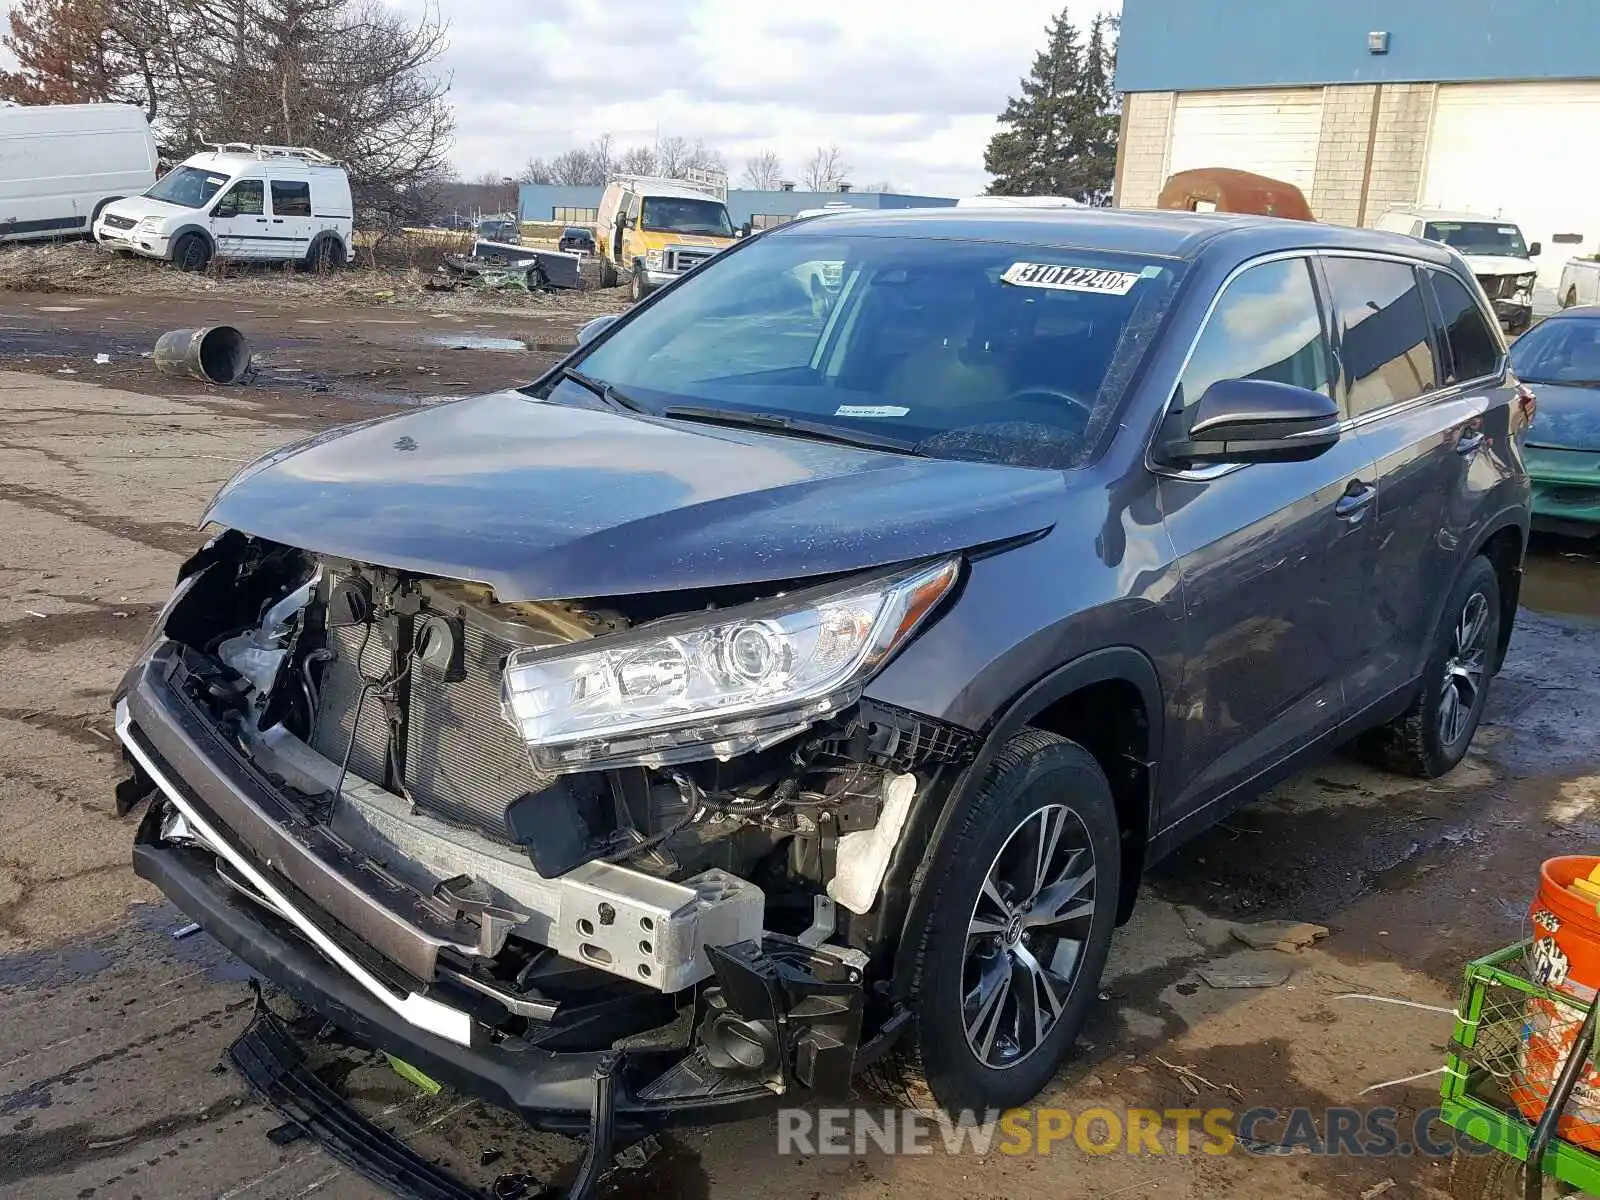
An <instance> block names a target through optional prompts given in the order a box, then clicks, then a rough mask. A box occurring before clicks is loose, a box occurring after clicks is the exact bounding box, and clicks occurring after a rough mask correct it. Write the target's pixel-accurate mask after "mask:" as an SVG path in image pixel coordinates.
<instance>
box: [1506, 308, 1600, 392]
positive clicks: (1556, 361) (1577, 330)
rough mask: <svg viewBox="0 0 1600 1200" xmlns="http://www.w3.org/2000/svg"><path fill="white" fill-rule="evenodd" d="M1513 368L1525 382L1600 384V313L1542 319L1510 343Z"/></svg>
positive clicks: (1588, 385)
mask: <svg viewBox="0 0 1600 1200" xmlns="http://www.w3.org/2000/svg"><path fill="white" fill-rule="evenodd" d="M1511 369H1512V370H1513V371H1515V372H1516V374H1517V378H1518V379H1520V380H1522V381H1523V382H1524V383H1564V384H1568V385H1572V384H1577V385H1580V386H1586V387H1600V317H1557V318H1554V319H1552V320H1549V321H1542V322H1540V323H1539V324H1538V325H1535V326H1534V327H1533V328H1532V329H1530V330H1528V332H1527V333H1525V334H1523V335H1522V336H1521V337H1519V338H1518V339H1517V340H1516V341H1515V342H1513V343H1512V344H1511Z"/></svg>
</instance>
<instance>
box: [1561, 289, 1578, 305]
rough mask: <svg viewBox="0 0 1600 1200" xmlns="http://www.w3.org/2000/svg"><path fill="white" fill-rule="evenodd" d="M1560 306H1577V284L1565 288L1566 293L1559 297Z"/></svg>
mask: <svg viewBox="0 0 1600 1200" xmlns="http://www.w3.org/2000/svg"><path fill="white" fill-rule="evenodd" d="M1561 307H1562V308H1577V307H1578V285H1577V284H1575V283H1574V284H1572V285H1571V286H1570V287H1568V288H1567V294H1566V295H1565V296H1563V297H1561Z"/></svg>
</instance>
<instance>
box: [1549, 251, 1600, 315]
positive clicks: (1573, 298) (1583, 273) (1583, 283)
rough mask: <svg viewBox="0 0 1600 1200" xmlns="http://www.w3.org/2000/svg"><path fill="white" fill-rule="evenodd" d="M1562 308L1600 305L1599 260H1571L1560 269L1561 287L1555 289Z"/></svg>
mask: <svg viewBox="0 0 1600 1200" xmlns="http://www.w3.org/2000/svg"><path fill="white" fill-rule="evenodd" d="M1556 295H1557V296H1558V297H1560V299H1561V307H1562V308H1576V307H1577V306H1578V305H1580V304H1600V259H1596V258H1572V259H1568V260H1567V265H1566V266H1565V267H1563V268H1561V286H1560V287H1559V288H1557V289H1556Z"/></svg>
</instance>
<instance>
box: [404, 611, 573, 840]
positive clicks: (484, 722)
mask: <svg viewBox="0 0 1600 1200" xmlns="http://www.w3.org/2000/svg"><path fill="white" fill-rule="evenodd" d="M463 641H464V643H465V648H466V655H465V658H466V678H465V679H461V680H458V681H455V682H449V683H447V682H445V681H444V680H443V679H441V678H440V677H439V675H437V674H436V673H434V672H433V671H431V670H430V669H429V668H428V667H427V666H426V665H424V664H422V663H420V662H415V661H414V662H413V664H412V670H411V717H410V721H409V723H408V725H407V731H406V732H407V736H406V786H407V787H408V788H409V789H410V791H411V795H412V798H413V799H415V800H416V802H417V804H418V805H419V806H421V807H423V808H429V809H433V810H434V811H435V812H437V813H439V815H441V816H443V817H446V818H448V819H450V820H454V821H460V822H464V823H466V824H470V825H474V826H476V827H478V828H480V829H482V830H484V831H485V832H488V833H489V834H491V836H494V837H497V838H501V839H504V838H505V837H506V836H507V835H506V828H505V812H506V809H507V808H508V807H510V805H511V804H512V802H514V801H516V800H519V799H521V798H522V797H523V796H525V795H526V794H527V793H529V792H532V791H539V790H542V787H543V786H545V785H541V784H539V783H538V782H537V781H536V779H535V776H534V774H533V768H532V766H531V765H530V764H529V762H528V751H527V748H526V747H525V746H524V745H523V743H522V739H521V738H519V737H518V736H517V734H516V731H515V730H514V729H512V728H511V726H510V724H509V723H508V722H507V721H506V719H505V717H504V716H503V715H501V709H500V676H501V673H502V672H503V670H504V667H505V660H506V656H507V655H509V654H510V653H511V651H512V650H513V649H514V647H513V646H511V645H510V644H509V643H507V642H502V641H501V640H500V639H498V638H496V637H495V636H494V635H493V634H490V633H486V632H485V631H484V630H482V629H479V628H478V627H476V626H474V625H472V624H470V623H469V624H468V625H467V626H466V627H465V630H464V633H463Z"/></svg>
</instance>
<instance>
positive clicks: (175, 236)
mask: <svg viewBox="0 0 1600 1200" xmlns="http://www.w3.org/2000/svg"><path fill="white" fill-rule="evenodd" d="M191 233H198V234H199V235H200V236H201V237H203V238H205V240H206V246H207V248H208V249H209V250H210V251H211V256H212V257H213V258H215V257H216V256H217V239H216V237H215V236H214V235H213V234H212V232H211V230H209V229H207V228H206V227H205V226H204V225H194V224H189V225H180V226H179V227H178V228H177V229H174V230H173V231H172V233H171V234H170V235H169V236H168V238H167V258H168V259H171V258H172V257H173V255H174V254H175V253H176V252H177V249H178V243H179V242H181V241H182V240H183V239H184V238H185V237H187V236H188V235H189V234H191Z"/></svg>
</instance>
